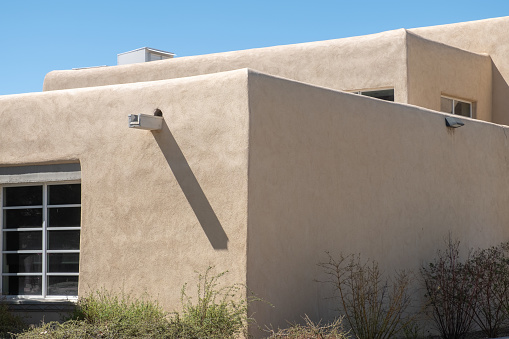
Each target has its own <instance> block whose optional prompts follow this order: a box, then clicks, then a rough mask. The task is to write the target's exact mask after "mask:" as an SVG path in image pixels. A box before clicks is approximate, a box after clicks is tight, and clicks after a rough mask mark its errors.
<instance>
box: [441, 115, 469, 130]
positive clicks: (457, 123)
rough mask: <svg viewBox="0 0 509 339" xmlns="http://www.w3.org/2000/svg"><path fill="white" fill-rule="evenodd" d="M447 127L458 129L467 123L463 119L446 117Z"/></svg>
mask: <svg viewBox="0 0 509 339" xmlns="http://www.w3.org/2000/svg"><path fill="white" fill-rule="evenodd" d="M445 125H446V126H447V127H451V128H458V127H461V126H463V125H465V123H464V122H463V121H462V120H461V119H458V118H454V117H449V116H447V117H445Z"/></svg>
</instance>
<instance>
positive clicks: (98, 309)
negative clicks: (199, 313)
mask: <svg viewBox="0 0 509 339" xmlns="http://www.w3.org/2000/svg"><path fill="white" fill-rule="evenodd" d="M71 319H72V320H81V321H84V322H86V323H88V324H98V325H101V324H104V325H107V326H108V330H109V331H110V332H113V333H114V332H117V333H119V334H122V335H126V336H132V337H136V336H137V337H139V336H144V335H147V334H154V335H159V334H161V333H164V332H165V331H166V327H167V320H166V313H165V312H164V311H163V310H162V308H161V307H160V306H159V304H158V303H157V302H156V301H151V300H146V299H144V298H139V299H136V298H132V297H131V296H129V295H127V294H125V293H122V294H120V295H116V294H114V293H111V292H108V291H105V290H102V291H98V292H93V293H91V294H90V295H88V296H86V297H82V298H80V299H79V300H78V303H77V305H76V310H75V311H74V313H73V314H72V316H71Z"/></svg>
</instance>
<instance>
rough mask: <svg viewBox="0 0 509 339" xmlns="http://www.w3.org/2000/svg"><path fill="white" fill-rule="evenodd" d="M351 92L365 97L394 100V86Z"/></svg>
mask: <svg viewBox="0 0 509 339" xmlns="http://www.w3.org/2000/svg"><path fill="white" fill-rule="evenodd" d="M352 93H355V94H360V95H364V96H367V97H372V98H377V99H381V100H386V101H394V88H390V89H376V90H365V91H355V92H352Z"/></svg>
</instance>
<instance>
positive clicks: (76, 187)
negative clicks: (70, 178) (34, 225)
mask: <svg viewBox="0 0 509 339" xmlns="http://www.w3.org/2000/svg"><path fill="white" fill-rule="evenodd" d="M48 190H49V193H48V194H49V202H48V204H50V205H67V204H81V184H67V185H51V186H48Z"/></svg>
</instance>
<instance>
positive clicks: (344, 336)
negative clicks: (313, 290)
mask: <svg viewBox="0 0 509 339" xmlns="http://www.w3.org/2000/svg"><path fill="white" fill-rule="evenodd" d="M303 319H304V321H305V325H299V324H292V325H291V326H290V327H289V328H285V329H278V330H277V331H274V330H272V329H268V330H267V332H269V337H268V338H267V339H282V338H288V339H312V338H317V339H318V338H319V339H348V338H350V336H349V334H348V332H347V331H345V329H344V327H343V322H342V319H341V318H338V319H336V320H335V321H333V322H331V323H329V324H324V325H322V324H321V323H320V322H318V323H315V322H313V321H312V320H311V319H309V317H308V316H307V315H306V316H304V318H303Z"/></svg>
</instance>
